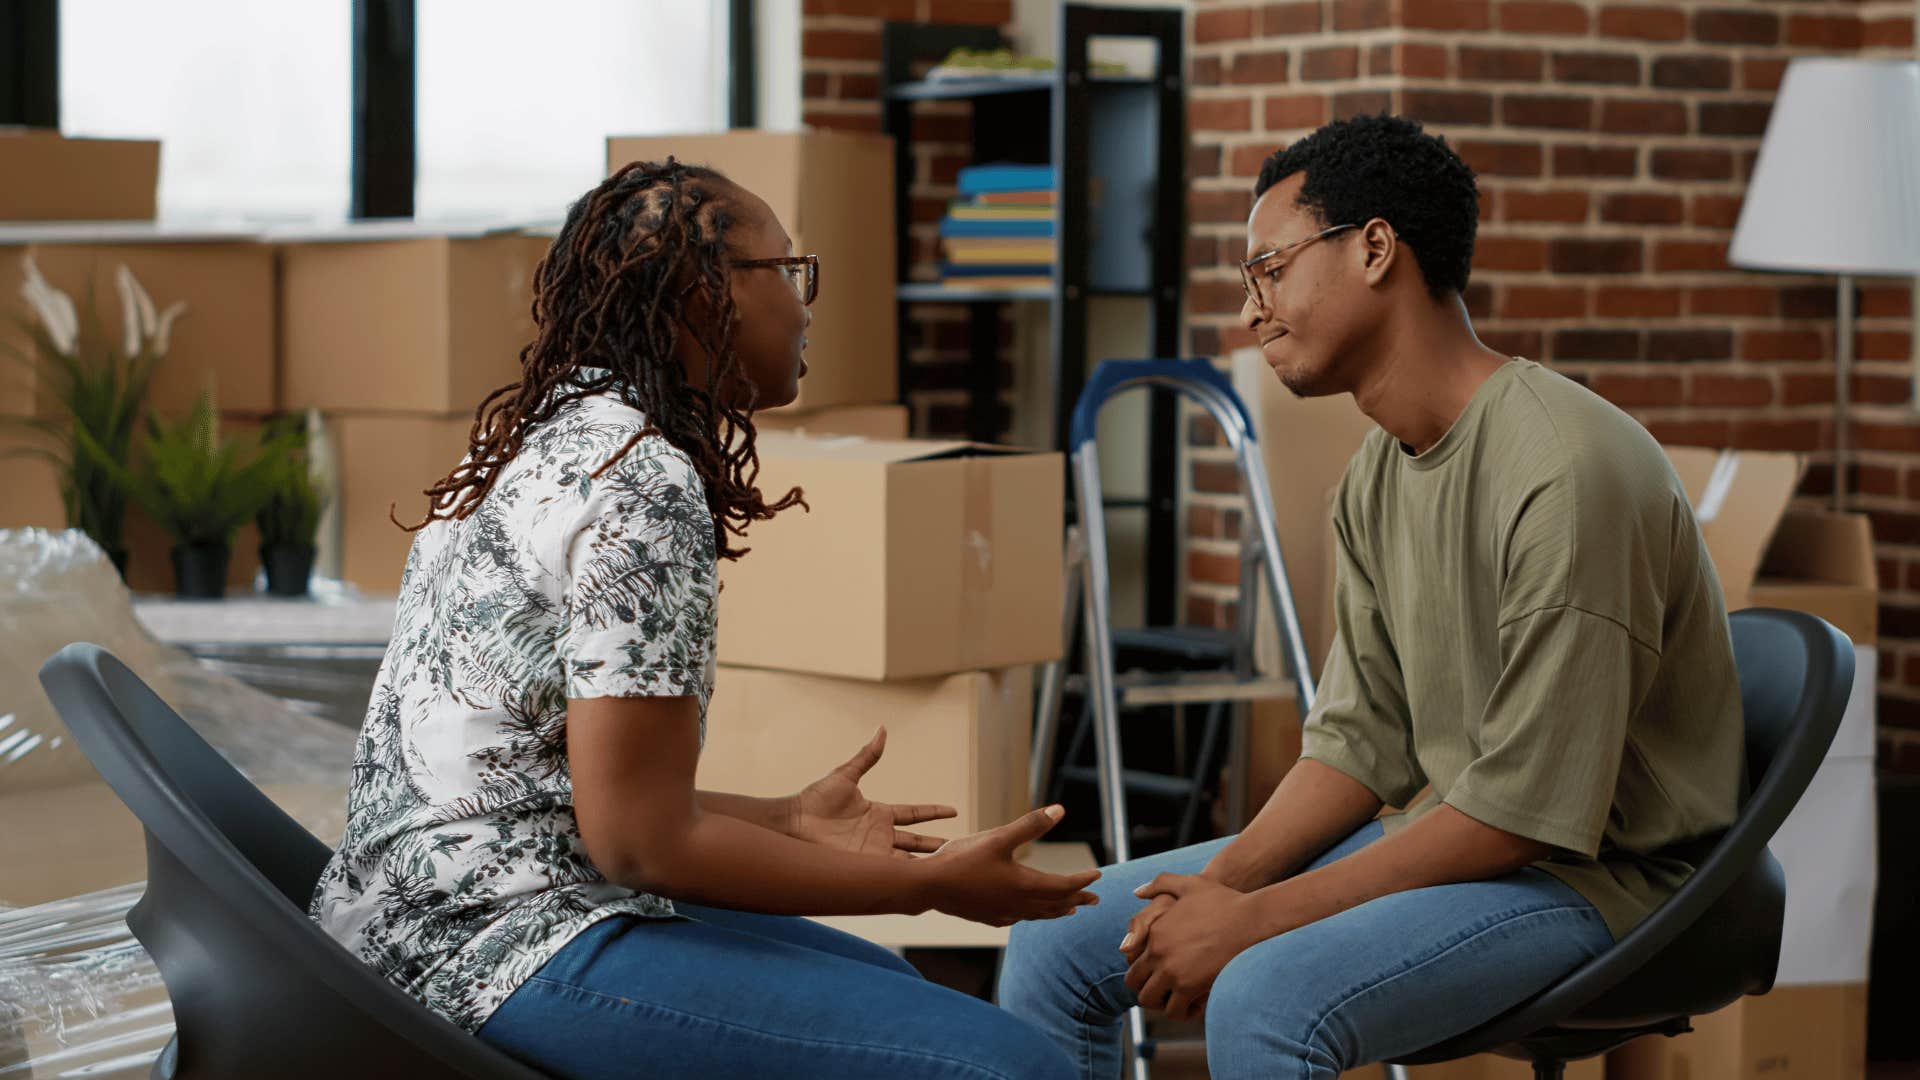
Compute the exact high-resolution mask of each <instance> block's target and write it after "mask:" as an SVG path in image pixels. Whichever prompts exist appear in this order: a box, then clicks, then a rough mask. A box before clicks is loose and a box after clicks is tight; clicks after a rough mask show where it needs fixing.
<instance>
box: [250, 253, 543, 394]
mask: <svg viewBox="0 0 1920 1080" xmlns="http://www.w3.org/2000/svg"><path fill="white" fill-rule="evenodd" d="M270 235H271V236H272V238H273V239H274V240H275V241H276V242H279V243H280V244H281V245H282V246H281V249H280V251H281V289H280V317H281V323H282V327H283V334H282V339H281V340H282V353H281V360H282V365H283V377H284V380H285V382H284V388H283V392H282V394H281V407H282V408H285V409H305V408H316V409H321V410H323V411H336V410H337V411H347V412H400V413H414V414H433V415H440V416H445V415H448V414H452V413H466V414H469V415H470V414H471V413H472V411H473V410H474V409H475V408H477V407H478V406H479V404H480V402H481V400H482V399H483V398H485V397H486V395H487V394H488V393H490V392H492V391H493V390H496V389H498V388H499V387H501V386H504V385H506V384H508V383H510V382H514V381H515V380H517V379H519V377H520V350H521V349H522V348H524V347H525V346H526V345H527V344H528V343H529V342H531V341H532V340H533V316H532V314H531V306H532V303H533V272H534V268H535V267H536V266H538V265H539V262H540V259H541V258H542V257H543V256H544V255H545V254H546V251H547V247H548V245H549V244H550V241H549V240H548V239H547V238H546V237H541V236H529V235H526V234H524V233H522V232H519V231H517V230H507V231H494V232H488V231H484V230H476V231H472V232H448V231H445V230H436V229H433V228H431V227H428V226H416V225H410V224H387V223H381V224H373V225H360V226H344V227H341V228H338V229H331V230H324V231H314V230H309V231H302V232H296V231H291V230H280V231H276V232H274V233H272V234H270Z"/></svg>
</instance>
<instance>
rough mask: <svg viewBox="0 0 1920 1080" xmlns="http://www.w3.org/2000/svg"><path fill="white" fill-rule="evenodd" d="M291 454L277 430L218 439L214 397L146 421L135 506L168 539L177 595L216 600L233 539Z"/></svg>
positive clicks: (263, 503) (259, 505) (287, 442)
mask: <svg viewBox="0 0 1920 1080" xmlns="http://www.w3.org/2000/svg"><path fill="white" fill-rule="evenodd" d="M291 449H292V442H291V440H290V439H289V438H288V437H287V436H286V435H285V433H283V432H267V433H263V434H261V435H257V436H256V435H251V434H242V435H237V436H234V437H231V438H223V437H222V436H221V434H220V418H219V413H218V412H217V411H216V410H215V409H214V405H213V395H212V394H211V393H203V394H201V395H200V397H199V398H198V399H197V400H195V401H194V403H193V408H192V410H190V411H189V412H188V413H187V415H186V416H185V417H183V418H181V419H179V420H177V421H168V420H164V419H162V418H161V417H159V416H154V415H149V416H148V417H147V437H146V443H145V447H144V454H143V456H144V459H145V460H144V462H143V464H142V468H141V475H140V478H139V480H138V481H137V482H134V481H132V480H131V478H128V479H129V485H130V487H131V489H132V490H133V491H134V492H135V493H136V496H137V498H138V499H139V501H140V503H141V506H142V507H143V508H144V509H145V510H146V511H147V513H149V514H151V515H152V516H153V519H154V520H155V521H157V522H159V523H160V525H161V527H162V528H164V529H166V531H167V535H169V536H171V537H172V538H173V542H174V547H173V572H174V585H175V590H176V592H178V594H179V595H181V596H183V597H194V598H200V599H217V598H219V597H220V596H222V595H224V594H225V592H226V582H227V565H228V563H229V562H231V561H232V558H233V537H234V534H235V533H237V532H239V531H240V527H241V526H242V525H245V524H246V523H247V522H248V521H251V520H253V518H254V516H255V515H256V514H258V513H259V512H260V510H261V508H263V507H264V506H266V505H267V503H268V502H269V501H270V500H271V499H272V497H273V494H274V490H275V488H274V483H275V476H276V473H277V472H278V471H280V470H283V469H285V468H286V458H287V457H288V456H289V454H290V452H291Z"/></svg>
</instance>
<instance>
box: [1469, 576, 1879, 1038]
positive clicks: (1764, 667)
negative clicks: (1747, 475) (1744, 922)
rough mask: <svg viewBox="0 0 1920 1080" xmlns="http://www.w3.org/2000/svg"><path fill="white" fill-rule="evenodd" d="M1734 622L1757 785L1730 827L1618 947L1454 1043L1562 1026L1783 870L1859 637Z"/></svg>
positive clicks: (1757, 611) (1787, 615) (1815, 621)
mask: <svg viewBox="0 0 1920 1080" xmlns="http://www.w3.org/2000/svg"><path fill="white" fill-rule="evenodd" d="M1730 622H1731V624H1732V631H1733V653H1734V662H1735V664H1736V665H1737V666H1738V668H1739V672H1740V702H1741V706H1742V707H1743V709H1744V710H1745V722H1746V753H1747V776H1748V779H1749V781H1750V782H1751V787H1752V790H1751V794H1750V795H1748V797H1747V799H1746V802H1745V803H1744V804H1743V805H1742V806H1741V808H1740V812H1739V814H1738V816H1736V817H1735V819H1734V822H1733V824H1732V826H1730V827H1729V828H1728V829H1727V831H1726V832H1725V833H1724V834H1722V835H1721V837H1720V838H1719V840H1718V842H1717V843H1715V844H1714V845H1713V847H1712V849H1711V850H1710V851H1709V852H1708V853H1707V855H1706V857H1705V858H1704V859H1703V860H1702V861H1701V862H1700V863H1699V864H1698V865H1697V866H1696V868H1695V869H1694V872H1693V874H1692V876H1690V877H1689V878H1688V879H1687V882H1686V884H1684V885H1682V886H1681V887H1680V889H1679V890H1678V891H1677V892H1675V893H1674V895H1672V896H1671V897H1668V898H1667V900H1666V902H1665V903H1663V904H1661V905H1660V906H1659V907H1658V908H1656V909H1654V911H1653V913H1652V914H1650V915H1648V916H1647V917H1646V919H1644V920H1643V921H1642V922H1641V923H1640V925H1639V926H1637V927H1635V928H1634V929H1633V930H1631V931H1629V932H1628V933H1627V935H1626V937H1624V938H1622V939H1620V941H1619V942H1618V943H1616V944H1615V945H1614V947H1613V948H1611V949H1609V950H1607V951H1606V952H1604V953H1602V954H1601V955H1600V956H1599V957H1597V958H1595V959H1594V960H1593V961H1592V962H1591V963H1588V964H1586V965H1583V966H1582V967H1580V968H1577V969H1576V970H1575V971H1573V973H1571V974H1569V975H1568V976H1567V977H1566V978H1564V979H1562V980H1561V981H1560V982H1558V983H1556V984H1554V985H1553V986H1551V987H1549V988H1547V989H1546V990H1545V991H1543V992H1542V993H1540V994H1539V995H1537V996H1535V997H1534V998H1532V999H1531V1000H1529V1001H1528V1002H1527V1003H1525V1004H1523V1005H1521V1006H1520V1007H1518V1008H1516V1009H1514V1010H1512V1011H1510V1012H1508V1013H1506V1014H1504V1015H1502V1016H1500V1017H1497V1018H1495V1019H1494V1020H1492V1021H1490V1022H1488V1023H1487V1024H1484V1025H1482V1026H1481V1027H1480V1028H1477V1029H1475V1030H1473V1031H1471V1032H1467V1033H1465V1034H1463V1035H1461V1036H1459V1037H1458V1038H1457V1039H1449V1040H1448V1044H1449V1046H1453V1045H1460V1046H1466V1045H1472V1046H1475V1047H1491V1046H1500V1045H1503V1044H1506V1043H1509V1042H1512V1041H1514V1040H1516V1039H1520V1038H1522V1037H1524V1036H1526V1035H1528V1034H1531V1033H1533V1032H1536V1031H1540V1030H1542V1029H1545V1028H1549V1027H1552V1026H1554V1025H1558V1024H1562V1023H1564V1022H1565V1021H1567V1020H1568V1018H1570V1017H1573V1016H1575V1015H1576V1014H1577V1013H1578V1012H1579V1011H1580V1010H1581V1009H1582V1008H1584V1007H1586V1006H1587V1005H1589V1004H1590V1003H1592V1002H1594V1001H1595V1000H1597V999H1599V998H1600V997H1601V996H1602V995H1603V994H1606V993H1607V992H1608V991H1609V990H1611V989H1613V988H1614V987H1615V986H1617V985H1618V984H1620V983H1621V982H1622V981H1624V980H1626V979H1627V978H1628V977H1630V976H1631V975H1633V973H1634V972H1636V971H1638V970H1639V969H1640V968H1641V967H1643V966H1645V965H1646V964H1647V963H1648V961H1650V960H1652V959H1653V958H1654V957H1656V956H1657V955H1659V954H1660V952H1661V950H1663V949H1665V948H1667V947H1668V946H1669V945H1671V944H1673V943H1674V942H1675V941H1676V939H1678V938H1679V937H1680V936H1681V935H1682V934H1684V933H1685V932H1686V931H1687V930H1688V928H1690V927H1692V926H1693V925H1694V924H1695V923H1696V922H1698V921H1699V920H1700V919H1701V917H1702V916H1703V915H1707V914H1708V912H1709V911H1710V910H1711V909H1712V908H1713V907H1714V904H1715V902H1716V901H1718V900H1719V899H1720V898H1721V897H1722V896H1723V895H1725V894H1726V893H1727V891H1728V890H1729V889H1730V888H1732V887H1733V886H1734V884H1735V883H1736V882H1738V881H1741V880H1742V879H1743V878H1744V879H1750V876H1751V875H1753V874H1754V873H1755V871H1756V869H1757V870H1758V871H1759V872H1760V873H1761V874H1763V875H1765V874H1769V873H1771V874H1777V873H1778V867H1777V865H1775V864H1774V863H1773V857H1772V856H1771V855H1770V854H1769V853H1768V852H1767V842H1768V841H1769V840H1772V839H1773V835H1774V833H1776V832H1778V831H1779V829H1780V825H1781V823H1782V822H1784V821H1785V820H1786V818H1787V814H1788V813H1789V812H1791V811H1792V810H1793V807H1794V804H1795V803H1797V802H1799V801H1800V796H1801V795H1802V794H1804V793H1805V792H1806V790H1807V785H1808V784H1809V783H1811V782H1812V780H1813V774H1814V772H1815V771H1816V770H1818V769H1819V767H1820V762H1821V761H1822V760H1823V759H1824V758H1825V757H1826V754H1827V748H1828V747H1829V746H1830V745H1831V744H1832V742H1833V736H1834V732H1835V731H1837V730H1838V729H1839V727H1840V717H1841V716H1842V714H1844V713H1845V712H1846V707H1847V697H1848V695H1849V694H1850V693H1851V691H1852V689H1853V667H1854V662H1853V643H1852V642H1850V641H1848V640H1847V637H1846V635H1845V634H1842V633H1841V632H1840V631H1838V630H1836V629H1834V628H1833V627H1832V626H1830V625H1828V624H1827V623H1826V622H1825V621H1823V620H1821V619H1819V618H1817V617H1815V616H1813V615H1809V614H1806V613H1805V612H1800V611H1776V610H1771V609H1761V608H1749V609H1747V610H1745V611H1737V612H1735V613H1734V614H1733V615H1732V617H1731V619H1730ZM1773 914H1774V918H1775V919H1776V920H1777V912H1775V913H1773ZM1771 929H1772V932H1773V937H1772V938H1771V941H1772V945H1773V948H1774V955H1773V956H1771V957H1767V958H1764V960H1765V966H1764V974H1765V975H1766V978H1765V979H1764V983H1765V985H1764V986H1761V987H1759V989H1762V990H1763V989H1765V988H1766V986H1770V985H1771V984H1772V976H1771V972H1772V971H1773V969H1774V966H1775V965H1777V964H1778V961H1779V956H1778V940H1779V939H1778V926H1777V925H1775V926H1774V927H1772V928H1771Z"/></svg>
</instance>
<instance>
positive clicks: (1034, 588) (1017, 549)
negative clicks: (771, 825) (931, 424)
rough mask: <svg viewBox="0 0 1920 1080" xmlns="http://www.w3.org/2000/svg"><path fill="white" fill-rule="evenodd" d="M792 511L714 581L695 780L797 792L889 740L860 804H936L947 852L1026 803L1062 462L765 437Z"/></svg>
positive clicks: (1053, 635) (771, 486) (1047, 638)
mask: <svg viewBox="0 0 1920 1080" xmlns="http://www.w3.org/2000/svg"><path fill="white" fill-rule="evenodd" d="M760 460H761V474H760V484H761V488H762V490H763V491H766V492H767V493H769V494H777V493H780V492H784V491H786V490H787V489H788V488H789V487H799V488H801V489H802V490H803V491H804V492H805V495H806V500H807V502H808V504H809V506H810V509H809V510H801V509H799V508H797V507H796V508H794V509H791V510H787V511H784V512H782V513H781V514H779V515H778V516H776V517H775V518H774V519H773V520H771V521H765V522H758V523H756V524H755V525H754V526H753V527H752V528H751V529H750V530H749V532H748V535H747V541H746V542H747V545H748V546H749V547H750V548H751V549H752V550H751V553H750V554H748V555H747V556H746V557H745V558H742V559H740V560H738V561H736V562H729V563H725V564H723V565H722V566H721V571H720V577H721V593H720V638H719V661H720V663H721V665H722V667H721V670H720V673H719V678H718V682H717V685H716V689H715V696H714V700H713V704H712V707H711V710H710V714H709V724H708V737H707V738H708V741H707V748H706V752H705V754H704V756H703V757H702V759H701V783H702V786H703V787H709V788H713V789H717V790H723V791H744V792H747V793H749V794H763V795H764V794H780V793H785V792H788V791H794V790H798V789H799V788H800V787H803V786H804V785H806V784H807V783H809V782H811V781H813V780H815V779H817V778H819V777H820V776H821V775H823V774H825V773H826V772H827V771H828V770H829V769H831V768H832V767H834V766H835V765H838V764H839V763H840V762H841V761H844V760H845V759H846V758H847V757H849V756H850V755H851V754H852V753H853V752H854V751H855V750H857V749H859V747H860V746H861V745H863V744H864V743H865V742H866V740H867V739H868V738H869V737H871V736H872V734H873V731H874V729H875V728H876V727H878V726H879V725H881V724H883V723H884V724H887V725H888V727H889V740H890V741H889V743H888V748H887V756H886V759H885V760H884V761H883V762H882V764H881V766H880V768H879V769H877V770H876V771H875V772H874V773H873V774H872V775H871V776H870V778H869V780H868V781H867V784H866V791H867V794H868V796H869V797H871V798H874V799H877V800H881V801H885V802H908V803H926V802H935V803H948V804H951V805H953V806H954V807H955V808H957V809H958V810H959V811H960V817H959V819H958V820H957V821H954V822H950V823H945V824H944V825H942V826H936V827H934V829H933V830H932V831H935V832H939V831H941V830H942V829H947V830H948V832H947V835H957V834H964V833H968V832H973V831H975V830H978V829H983V828H991V827H993V826H996V825H1001V824H1004V823H1005V822H1007V821H1009V820H1011V819H1013V818H1014V817H1017V816H1018V815H1019V814H1021V813H1023V812H1024V811H1025V810H1026V809H1028V807H1027V806H1026V763H1027V742H1028V737H1029V733H1030V729H1031V725H1032V713H1031V710H1032V701H1031V697H1032V694H1031V686H1032V675H1031V668H1032V665H1034V664H1036V663H1040V662H1044V661H1047V660H1051V659H1053V658H1055V657H1057V656H1058V655H1059V654H1060V650H1061V640H1060V605H1061V599H1062V594H1061V561H1060V534H1059V524H1058V523H1059V521H1060V514H1061V511H1062V490H1063V483H1064V470H1063V469H1062V464H1061V459H1060V456H1059V455H1058V454H1051V453H1021V452H1015V451H1009V450H1001V449H996V448H991V447H980V446H972V445H969V444H965V443H942V442H912V441H901V442H893V441H871V440H866V439H862V438H858V437H854V436H836V437H809V436H801V435H794V434H785V433H769V434H767V435H766V436H765V437H764V438H763V439H762V441H761V444H760Z"/></svg>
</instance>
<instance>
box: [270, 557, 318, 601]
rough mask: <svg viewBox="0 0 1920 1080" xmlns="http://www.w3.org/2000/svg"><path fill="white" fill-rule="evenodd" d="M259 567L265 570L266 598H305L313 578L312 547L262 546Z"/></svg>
mask: <svg viewBox="0 0 1920 1080" xmlns="http://www.w3.org/2000/svg"><path fill="white" fill-rule="evenodd" d="M260 565H261V566H264V567H266V569H267V595H268V596H305V595H307V580H308V579H309V578H311V577H312V576H313V545H312V544H304V545H302V544H275V545H273V546H272V547H266V546H264V545H262V546H261V548H260Z"/></svg>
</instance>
